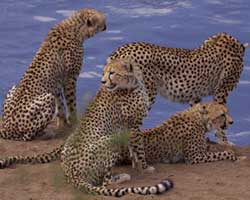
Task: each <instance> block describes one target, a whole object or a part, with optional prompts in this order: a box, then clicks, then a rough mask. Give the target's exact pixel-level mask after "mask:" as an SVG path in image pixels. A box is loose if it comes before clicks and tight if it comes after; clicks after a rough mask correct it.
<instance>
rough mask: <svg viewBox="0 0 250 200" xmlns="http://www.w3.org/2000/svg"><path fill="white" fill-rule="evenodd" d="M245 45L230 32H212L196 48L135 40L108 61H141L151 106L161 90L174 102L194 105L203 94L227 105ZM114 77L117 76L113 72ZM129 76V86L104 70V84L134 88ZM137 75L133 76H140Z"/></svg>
mask: <svg viewBox="0 0 250 200" xmlns="http://www.w3.org/2000/svg"><path fill="white" fill-rule="evenodd" d="M246 47H249V45H248V44H245V45H243V44H241V43H240V42H239V41H238V40H237V39H235V38H234V37H232V36H231V35H229V34H227V33H218V34H216V35H213V36H211V37H209V38H208V39H207V40H205V41H204V42H203V43H202V44H201V45H200V46H199V47H198V48H195V49H182V48H169V47H163V46H158V45H155V44H150V43H145V42H135V43H129V44H126V45H123V46H121V47H119V48H118V49H116V50H115V51H114V52H113V53H112V54H111V55H110V56H109V58H108V59H107V64H109V63H112V62H113V60H119V59H123V60H124V59H125V60H130V61H133V62H134V63H137V64H139V65H138V66H139V69H137V70H134V71H140V72H141V74H142V79H143V82H144V84H145V87H146V89H147V94H148V98H149V101H150V105H152V104H153V103H154V101H155V98H156V95H157V94H158V93H159V94H161V96H163V97H165V98H167V99H169V100H171V101H174V102H180V103H186V102H188V103H190V104H191V105H193V104H194V103H198V102H200V101H201V99H202V97H206V96H210V95H212V96H213V98H214V101H216V102H218V103H224V104H226V99H227V97H228V95H229V92H230V91H232V90H233V89H234V88H235V87H236V84H237V83H238V81H239V79H240V74H241V72H242V69H243V57H244V52H245V48H246ZM115 72H116V73H118V74H119V69H117V70H116V69H113V73H115ZM112 76H113V77H115V75H114V74H113V75H112ZM129 76H130V79H127V80H128V82H127V85H126V82H125V81H123V82H121V84H119V83H118V82H117V84H114V83H112V81H113V80H112V78H111V77H110V75H109V71H105V69H104V76H103V78H102V83H103V84H104V85H105V86H106V87H107V88H108V89H109V90H110V91H112V90H115V89H118V88H120V87H122V88H130V87H133V84H132V82H131V81H130V80H131V79H132V76H133V75H132V74H131V73H130V74H129ZM135 76H136V74H135V75H134V79H137V77H135ZM114 82H115V81H114ZM134 82H135V83H136V81H134ZM224 136H225V134H224ZM221 137H222V138H223V134H222V136H221ZM222 138H219V139H220V140H222ZM226 139H227V138H226V137H224V140H226ZM222 142H223V141H222ZM225 142H227V141H225Z"/></svg>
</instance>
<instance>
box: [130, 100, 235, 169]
mask: <svg viewBox="0 0 250 200" xmlns="http://www.w3.org/2000/svg"><path fill="white" fill-rule="evenodd" d="M232 123H233V120H232V118H231V117H230V116H229V114H228V110H227V108H226V106H224V105H222V104H218V103H216V102H209V103H198V104H195V105H194V106H192V107H190V108H189V109H187V110H186V111H184V112H180V113H177V114H175V115H173V116H172V117H170V118H169V119H167V120H166V121H164V122H163V123H162V124H160V125H158V126H157V127H155V128H152V129H148V130H145V131H142V132H138V133H137V134H136V133H134V134H131V137H130V142H131V146H130V147H131V150H132V151H133V161H134V162H133V164H134V166H137V168H139V169H140V168H142V169H145V168H147V163H146V161H147V162H149V163H150V162H151V163H155V162H162V161H164V162H166V161H167V162H173V163H174V162H177V161H180V160H184V161H185V162H186V163H190V164H197V163H206V162H213V161H219V160H226V159H228V160H236V156H235V154H234V152H232V151H223V152H209V151H208V150H207V145H206V133H207V132H209V131H211V130H218V131H221V130H223V129H226V128H227V127H228V125H229V124H232ZM141 143H143V144H144V149H143V148H141V146H140V145H137V144H141Z"/></svg>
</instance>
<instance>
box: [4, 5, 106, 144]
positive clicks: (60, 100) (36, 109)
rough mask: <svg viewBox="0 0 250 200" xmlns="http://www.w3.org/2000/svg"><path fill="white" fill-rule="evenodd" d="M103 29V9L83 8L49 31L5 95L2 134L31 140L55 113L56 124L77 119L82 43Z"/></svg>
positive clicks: (63, 123) (12, 137) (8, 137)
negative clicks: (77, 87) (67, 114)
mask: <svg viewBox="0 0 250 200" xmlns="http://www.w3.org/2000/svg"><path fill="white" fill-rule="evenodd" d="M105 29H106V19H105V16H104V14H103V13H101V12H99V11H97V10H94V9H82V10H79V11H76V12H74V14H73V15H72V16H71V17H69V18H67V19H65V20H63V21H61V22H60V23H58V24H57V25H55V26H54V27H53V28H52V29H51V30H50V31H49V33H48V35H47V37H46V38H45V40H44V41H43V43H42V44H41V47H40V48H39V50H38V51H37V53H36V55H35V57H34V58H33V60H32V63H31V64H30V65H29V67H28V69H27V70H26V72H25V74H24V75H23V77H22V78H21V80H20V82H19V83H18V85H16V86H14V87H13V88H12V89H11V90H10V91H9V93H8V95H7V97H6V100H5V102H4V105H3V116H2V128H1V129H0V137H1V138H5V139H14V140H24V141H29V140H32V139H33V138H35V137H36V136H38V135H41V134H43V130H44V129H45V128H46V127H47V125H48V124H49V123H50V122H51V121H52V119H54V116H55V115H57V117H58V118H57V119H58V124H57V125H58V127H60V126H63V125H66V124H67V122H69V123H70V124H72V123H73V122H74V121H75V120H76V81H77V78H78V75H79V73H80V70H81V66H82V59H83V47H82V44H83V42H84V40H86V39H88V38H90V37H93V36H94V35H95V34H96V33H98V32H101V31H104V30H105ZM64 99H65V101H66V105H67V111H68V113H69V116H68V118H67V117H66V113H65V111H66V108H65V106H64ZM56 112H57V114H56Z"/></svg>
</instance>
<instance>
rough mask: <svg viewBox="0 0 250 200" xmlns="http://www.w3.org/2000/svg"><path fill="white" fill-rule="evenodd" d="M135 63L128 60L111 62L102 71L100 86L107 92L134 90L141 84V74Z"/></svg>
mask: <svg viewBox="0 0 250 200" xmlns="http://www.w3.org/2000/svg"><path fill="white" fill-rule="evenodd" d="M138 69H139V68H138V67H137V66H136V64H135V63H133V62H131V61H128V60H112V61H110V62H108V63H107V64H106V65H105V67H104V70H103V76H102V81H101V82H102V85H103V86H104V87H106V88H107V90H109V91H115V90H117V89H135V88H137V87H138V86H139V85H140V84H141V80H142V79H141V74H140V72H139V71H138Z"/></svg>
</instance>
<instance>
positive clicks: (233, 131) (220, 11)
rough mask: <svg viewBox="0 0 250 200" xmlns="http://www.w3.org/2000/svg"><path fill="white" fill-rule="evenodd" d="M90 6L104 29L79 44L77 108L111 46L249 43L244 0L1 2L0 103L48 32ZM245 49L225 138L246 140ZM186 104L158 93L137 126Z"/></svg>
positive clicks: (249, 54) (249, 121)
mask: <svg viewBox="0 0 250 200" xmlns="http://www.w3.org/2000/svg"><path fill="white" fill-rule="evenodd" d="M81 8H95V9H98V10H101V11H103V12H104V13H105V14H106V16H107V22H108V29H107V31H106V32H103V33H100V34H98V35H96V37H94V38H91V39H89V40H88V41H86V42H85V44H84V46H85V55H84V67H83V69H82V73H81V76H80V78H79V80H78V86H77V92H78V108H79V112H81V110H83V107H84V104H85V102H86V100H87V99H89V98H90V97H91V96H93V95H94V94H95V92H96V90H97V89H98V87H99V86H100V77H101V74H102V67H103V64H104V63H105V60H106V58H107V56H108V55H109V54H110V53H111V52H112V51H113V50H114V49H115V48H117V47H119V46H120V45H123V44H125V43H128V42H133V41H147V42H152V43H156V44H160V45H168V46H171V47H183V48H194V47H197V46H198V45H199V44H200V43H201V42H202V41H203V40H204V39H206V38H207V37H208V36H210V35H212V34H214V33H217V32H222V31H223V32H228V33H230V34H232V35H233V36H235V37H236V38H238V39H239V40H240V41H241V42H242V43H244V42H250V12H249V9H250V1H249V0H227V1H226V0H204V1H200V0H193V1H189V0H179V1H178V0H167V1H163V0H113V1H112V0H106V1H105V0H82V1H81V0H74V1H72V0H71V1H70V0H53V1H51V0H25V1H24V0H1V1H0V24H1V26H0V103H1V104H2V102H3V100H4V97H5V95H6V93H7V91H8V90H9V88H10V87H11V86H12V85H13V84H16V83H17V82H18V81H19V79H20V77H21V76H22V74H23V73H24V71H25V69H26V68H27V67H28V65H29V63H30V62H31V60H32V58H33V56H34V55H35V53H36V51H37V49H38V48H39V46H40V44H41V42H42V41H43V39H44V37H45V36H46V34H47V32H48V30H49V29H50V28H51V27H52V26H53V25H54V24H55V23H57V22H59V21H60V20H62V19H64V18H65V17H67V16H68V15H70V13H71V11H72V10H77V9H81ZM249 74H250V49H247V51H246V54H245V67H244V71H243V73H242V76H241V81H240V83H239V84H238V87H237V89H236V90H234V91H233V92H232V93H231V95H230V97H229V99H228V102H229V108H230V111H231V114H232V116H233V118H234V121H235V123H234V124H233V126H232V127H231V128H230V129H229V131H228V134H229V139H230V140H231V141H232V142H234V143H236V144H239V145H246V144H248V145H249V144H250V109H249V105H250V75H249ZM186 107H187V105H180V104H177V103H170V102H169V101H166V100H164V99H162V98H161V97H158V99H157V101H156V103H155V105H154V106H153V109H152V110H151V111H150V113H149V115H148V117H147V118H146V119H145V121H144V125H143V127H147V128H149V127H153V126H155V125H156V124H158V123H160V122H162V121H163V120H164V119H166V118H167V117H168V116H170V115H171V114H173V113H174V112H176V111H180V110H183V109H184V108H186Z"/></svg>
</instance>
